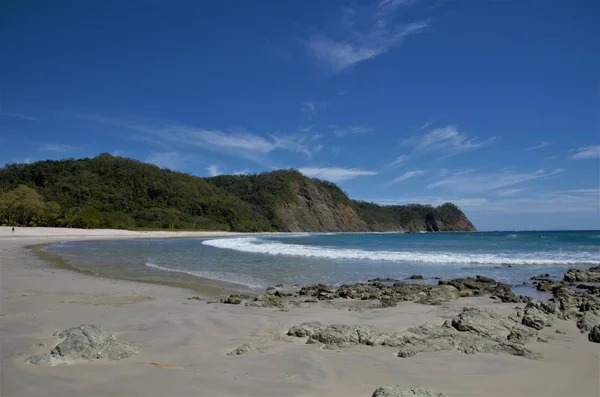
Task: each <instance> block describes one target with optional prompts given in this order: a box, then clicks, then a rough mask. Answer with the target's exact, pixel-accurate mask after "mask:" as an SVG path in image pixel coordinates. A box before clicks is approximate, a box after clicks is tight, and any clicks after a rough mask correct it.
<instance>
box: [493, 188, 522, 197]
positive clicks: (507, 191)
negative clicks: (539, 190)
mask: <svg viewBox="0 0 600 397" xmlns="http://www.w3.org/2000/svg"><path fill="white" fill-rule="evenodd" d="M524 190H525V189H505V190H498V191H496V192H493V193H492V194H493V195H494V196H500V197H504V196H514V195H515V194H517V193H521V192H522V191H524Z"/></svg>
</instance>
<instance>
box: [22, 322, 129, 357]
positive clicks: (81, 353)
mask: <svg viewBox="0 0 600 397" xmlns="http://www.w3.org/2000/svg"><path fill="white" fill-rule="evenodd" d="M55 336H58V337H59V338H64V339H65V340H64V341H62V342H61V343H59V344H58V345H56V347H54V349H52V351H50V355H51V356H53V357H62V358H69V359H77V358H84V359H86V360H96V359H108V360H121V359H123V358H126V357H130V356H133V355H135V354H138V353H139V350H138V349H137V348H136V347H134V346H132V345H130V344H129V343H126V342H123V341H120V340H119V339H117V337H116V336H114V335H113V334H112V333H110V332H109V331H108V330H106V329H104V328H102V327H99V326H97V325H80V326H78V327H73V328H69V329H66V330H64V331H62V332H59V333H57V334H55ZM41 356H44V355H41ZM34 357H35V356H34ZM38 357H39V356H38ZM46 359H47V358H46V357H45V356H44V357H39V360H46Z"/></svg>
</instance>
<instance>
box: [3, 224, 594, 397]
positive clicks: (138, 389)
mask: <svg viewBox="0 0 600 397" xmlns="http://www.w3.org/2000/svg"><path fill="white" fill-rule="evenodd" d="M215 235H219V236H222V235H228V234H226V233H193V232H182V233H173V234H172V233H169V232H148V233H145V232H143V233H142V232H127V231H115V230H76V229H41V228H39V229H36V228H32V229H22V228H17V230H16V231H15V232H14V233H13V232H11V231H10V229H9V228H0V270H1V273H0V278H1V284H0V286H1V301H0V302H1V306H0V323H1V326H0V355H1V360H2V361H1V367H0V370H1V375H0V376H1V378H0V383H1V385H0V395H2V396H36V395H44V396H88V395H89V396H92V395H93V396H141V395H144V396H370V395H371V394H372V392H373V390H374V389H375V388H377V387H378V386H381V385H384V384H400V385H405V386H420V387H427V388H430V389H432V390H434V391H437V392H443V393H445V394H447V395H448V396H455V397H457V396H598V395H600V347H599V345H597V344H594V343H590V342H589V341H588V340H587V337H586V335H585V334H581V333H580V332H579V330H577V328H576V327H575V324H574V323H573V322H566V321H561V320H556V322H555V325H554V326H553V327H552V328H546V329H544V330H542V331H540V335H544V336H545V337H547V338H548V340H549V343H539V342H533V343H530V344H528V345H527V346H528V347H529V348H530V349H531V350H533V351H536V352H539V353H542V354H543V356H544V357H543V358H542V359H540V360H529V359H526V358H520V357H515V356H509V355H505V354H476V355H466V354H461V353H458V352H433V353H420V354H418V355H416V356H414V357H410V358H405V359H401V358H398V357H396V353H397V350H398V349H395V348H388V347H366V346H360V347H351V348H343V349H337V350H325V349H322V348H321V346H320V345H307V344H305V339H303V338H293V339H291V341H289V340H286V339H285V338H282V337H281V335H283V334H284V333H285V332H286V331H287V330H288V329H289V328H290V327H291V326H293V325H297V324H300V323H302V322H305V321H321V322H323V323H343V324H365V325H373V326H376V327H378V328H380V329H381V330H382V331H394V330H401V329H405V328H407V327H409V326H415V325H420V324H422V323H425V322H430V323H435V324H441V323H442V322H443V321H444V320H445V319H447V318H449V317H451V316H453V315H455V314H457V313H459V312H460V311H461V309H462V308H463V307H464V306H478V307H486V308H491V309H493V310H497V311H499V312H501V313H503V314H508V313H509V312H510V311H511V310H512V309H513V308H514V306H515V304H501V303H495V302H494V301H493V300H491V299H489V298H465V299H459V300H457V301H454V302H451V303H447V304H443V305H439V306H427V305H420V304H416V303H401V304H399V305H398V306H396V307H391V308H385V309H371V310H365V311H347V310H342V309H341V308H340V307H339V306H337V305H336V304H335V303H334V304H315V305H314V306H313V307H309V308H306V307H303V308H293V307H292V308H289V310H288V311H280V310H279V309H273V308H255V307H244V306H235V305H224V304H207V303H206V301H204V300H188V299H187V298H189V297H190V296H192V295H197V293H196V292H192V291H189V290H186V289H182V288H174V287H169V286H163V285H155V284H147V283H140V282H133V281H123V280H112V279H104V278H99V277H94V276H90V275H86V274H82V273H77V272H73V271H70V270H65V269H58V268H53V267H51V266H49V265H48V264H46V263H45V262H44V261H43V260H42V259H40V258H39V257H38V256H37V255H36V254H35V253H34V252H33V251H32V250H31V249H28V248H26V246H29V245H34V244H45V243H53V242H58V241H67V240H69V241H70V240H85V239H108V238H109V239H120V238H140V237H167V236H173V237H209V236H215ZM79 324H97V325H101V326H103V327H105V328H107V329H109V330H110V331H112V332H114V333H115V334H116V335H117V336H118V337H119V338H120V339H122V340H124V341H127V342H130V343H131V344H133V345H135V346H137V347H139V348H140V349H141V353H140V354H138V355H136V356H133V357H129V358H127V359H124V360H121V361H102V360H98V361H94V362H72V363H69V364H61V365H57V366H36V365H31V364H27V363H26V362H25V359H26V358H27V357H28V356H30V355H32V354H37V353H42V352H48V351H49V350H50V349H51V348H52V347H54V346H55V345H56V343H57V342H58V340H59V339H57V338H56V337H53V336H52V335H53V334H54V333H55V332H56V331H60V330H63V329H66V328H69V327H73V326H77V325H79ZM557 328H559V329H561V330H564V331H565V333H564V334H557V333H556V332H555V330H556V329H557ZM243 343H252V344H254V345H257V346H260V347H261V349H262V352H259V351H254V352H251V353H249V354H246V355H243V356H227V355H226V354H227V353H228V352H229V351H231V350H233V349H235V348H236V347H238V346H239V345H241V344H243ZM39 344H45V346H39Z"/></svg>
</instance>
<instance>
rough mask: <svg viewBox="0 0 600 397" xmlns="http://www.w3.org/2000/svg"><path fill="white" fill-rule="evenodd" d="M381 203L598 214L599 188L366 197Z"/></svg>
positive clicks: (475, 210) (486, 210) (482, 210)
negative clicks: (491, 194) (484, 194)
mask: <svg viewBox="0 0 600 397" xmlns="http://www.w3.org/2000/svg"><path fill="white" fill-rule="evenodd" d="M367 201H374V202H376V203H379V204H383V205H394V204H412V203H420V204H430V205H434V206H437V205H441V204H443V203H446V202H452V203H454V204H456V205H458V206H459V207H460V208H461V209H462V210H463V211H466V212H467V213H468V214H474V213H500V214H532V213H540V214H560V213H589V214H594V215H596V216H597V215H598V214H600V206H599V204H598V203H599V202H600V191H598V190H596V191H595V192H589V193H575V192H572V193H566V192H564V191H549V192H540V193H538V194H536V195H528V196H522V197H511V198H486V197H456V196H423V197H400V198H393V199H385V198H380V199H368V200H367Z"/></svg>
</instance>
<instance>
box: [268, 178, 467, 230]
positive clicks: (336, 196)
mask: <svg viewBox="0 0 600 397" xmlns="http://www.w3.org/2000/svg"><path fill="white" fill-rule="evenodd" d="M291 194H292V197H293V199H291V200H288V201H282V202H278V203H277V205H276V210H275V214H276V217H277V219H278V223H279V224H280V225H282V226H283V228H284V229H285V230H286V231H290V232H391V231H403V232H419V231H429V232H447V231H476V230H477V229H476V228H475V226H474V225H473V224H472V223H471V222H470V221H469V219H467V217H466V216H465V214H464V213H463V212H462V211H461V210H460V209H459V208H458V207H456V206H455V205H453V204H450V203H447V204H444V205H443V206H440V207H437V208H436V207H431V206H423V205H417V204H413V205H409V206H379V205H376V204H373V203H362V202H357V201H353V200H350V199H349V198H348V197H347V196H346V195H345V194H344V193H343V192H341V190H339V188H338V187H337V186H335V185H333V184H329V183H326V182H322V181H317V180H311V179H308V178H306V177H303V176H302V177H300V178H297V179H295V180H294V181H293V183H292V184H291Z"/></svg>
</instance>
